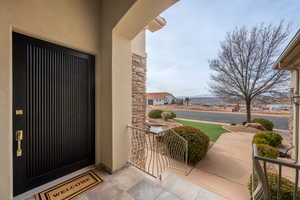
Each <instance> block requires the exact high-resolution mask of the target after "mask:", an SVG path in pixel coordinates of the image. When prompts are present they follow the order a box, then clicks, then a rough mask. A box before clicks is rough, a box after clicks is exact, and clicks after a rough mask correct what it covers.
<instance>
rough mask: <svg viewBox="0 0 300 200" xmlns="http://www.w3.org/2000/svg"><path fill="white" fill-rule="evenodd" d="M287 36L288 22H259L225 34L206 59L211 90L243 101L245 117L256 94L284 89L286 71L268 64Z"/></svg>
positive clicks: (287, 76)
mask: <svg viewBox="0 0 300 200" xmlns="http://www.w3.org/2000/svg"><path fill="white" fill-rule="evenodd" d="M288 36H289V25H286V26H285V25H284V22H283V21H281V22H280V23H279V25H277V26H274V25H272V24H269V25H265V24H263V23H262V24H260V25H258V26H255V27H253V28H251V29H247V28H246V27H241V28H236V29H235V30H234V31H232V32H229V33H227V36H226V38H225V40H224V41H223V42H221V50H220V52H219V54H218V56H217V58H215V59H212V60H210V61H209V64H210V69H211V70H212V71H213V74H212V75H211V80H212V83H211V85H210V89H211V91H212V93H214V94H215V95H217V96H220V97H223V98H226V99H230V98H231V99H241V100H244V101H245V103H246V107H247V120H248V121H250V120H251V102H252V101H253V100H255V99H256V98H257V99H259V97H260V96H271V95H274V94H278V93H279V92H280V91H283V89H286V88H287V82H288V80H289V74H288V73H287V72H285V71H276V70H273V69H272V66H273V64H274V62H275V60H276V57H277V56H278V55H279V53H280V52H279V51H280V50H281V48H282V45H283V44H284V43H285V42H286V40H287V38H288Z"/></svg>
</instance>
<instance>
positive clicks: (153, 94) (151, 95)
mask: <svg viewBox="0 0 300 200" xmlns="http://www.w3.org/2000/svg"><path fill="white" fill-rule="evenodd" d="M166 96H172V97H174V95H173V94H171V93H168V92H151V93H147V99H163V98H165V97H166Z"/></svg>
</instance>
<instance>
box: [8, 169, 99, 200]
mask: <svg viewBox="0 0 300 200" xmlns="http://www.w3.org/2000/svg"><path fill="white" fill-rule="evenodd" d="M95 168H96V167H95V165H91V166H88V167H85V168H82V169H80V170H77V171H75V172H73V173H70V174H67V175H65V176H63V177H60V178H58V179H55V180H54V181H50V182H48V183H46V184H44V185H41V186H38V187H36V188H33V189H31V190H29V191H27V192H25V193H22V194H19V195H17V196H15V197H14V198H13V200H34V199H35V195H36V194H37V193H39V192H42V191H44V190H46V189H48V188H50V187H52V186H55V185H57V184H59V183H61V182H64V181H66V180H68V179H71V178H73V177H75V176H78V175H80V174H83V173H84V172H87V171H89V170H92V169H95Z"/></svg>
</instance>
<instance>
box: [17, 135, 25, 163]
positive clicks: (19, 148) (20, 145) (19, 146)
mask: <svg viewBox="0 0 300 200" xmlns="http://www.w3.org/2000/svg"><path fill="white" fill-rule="evenodd" d="M23 139H24V138H23V130H17V132H16V141H17V143H18V147H17V157H21V156H22V140H23Z"/></svg>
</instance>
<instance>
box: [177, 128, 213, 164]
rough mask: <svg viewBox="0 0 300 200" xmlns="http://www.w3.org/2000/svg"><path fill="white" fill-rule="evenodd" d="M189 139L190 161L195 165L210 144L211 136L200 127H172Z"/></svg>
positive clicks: (203, 155)
mask: <svg viewBox="0 0 300 200" xmlns="http://www.w3.org/2000/svg"><path fill="white" fill-rule="evenodd" d="M172 130H173V131H175V132H176V133H177V134H179V135H180V136H182V137H183V138H184V139H186V140H187V141H188V162H189V164H192V165H195V164H196V163H197V162H199V161H200V160H202V159H203V158H204V157H205V155H206V153H207V151H208V146H209V137H208V136H207V135H205V134H204V133H203V132H201V131H200V130H199V129H196V128H193V127H190V126H180V127H176V128H173V129H172Z"/></svg>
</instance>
